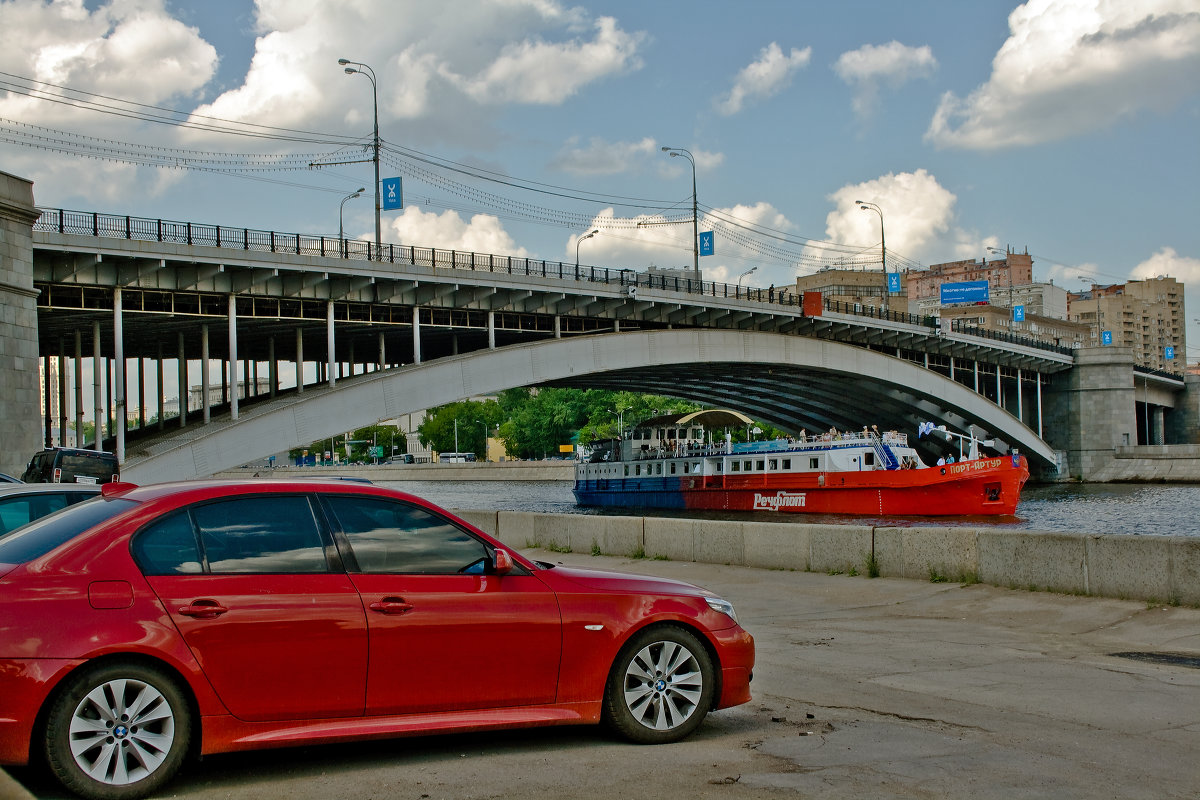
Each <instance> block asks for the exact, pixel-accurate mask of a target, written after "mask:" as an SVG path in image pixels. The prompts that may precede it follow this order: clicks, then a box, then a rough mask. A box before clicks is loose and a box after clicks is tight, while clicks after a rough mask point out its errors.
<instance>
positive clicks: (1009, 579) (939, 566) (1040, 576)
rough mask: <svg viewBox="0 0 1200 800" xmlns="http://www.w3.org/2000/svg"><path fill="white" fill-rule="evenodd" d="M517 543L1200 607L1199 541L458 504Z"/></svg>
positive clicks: (483, 525) (473, 521)
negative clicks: (552, 511)
mask: <svg viewBox="0 0 1200 800" xmlns="http://www.w3.org/2000/svg"><path fill="white" fill-rule="evenodd" d="M455 513H456V514H458V515H459V516H460V517H462V518H463V519H465V520H467V521H468V522H470V523H471V524H472V525H475V526H476V527H478V528H479V529H481V530H483V531H485V532H487V533H489V534H491V535H493V536H495V537H496V538H498V539H499V540H500V541H502V542H504V543H505V544H507V545H509V546H510V547H513V548H523V547H532V546H537V547H542V548H546V549H549V550H560V551H570V552H574V553H591V552H599V553H601V554H603V555H615V556H621V555H624V556H635V557H645V558H667V559H670V560H673V561H700V562H705V563H712V564H730V565H736V566H746V567H759V568H762V569H782V570H808V571H813V572H841V573H847V574H859V575H868V574H870V573H871V572H872V570H873V569H874V570H876V571H877V573H878V575H880V576H882V577H899V578H915V579H919V580H946V581H953V582H964V583H969V582H976V581H979V582H983V583H988V584H992V585H995V586H1005V587H1010V588H1014V589H1030V590H1037V591H1052V592H1063V593H1067V594H1080V595H1093V596H1097V597H1115V598H1122V599H1136V600H1145V601H1148V602H1155V603H1182V604H1186V605H1194V606H1200V537H1197V536H1120V535H1100V534H1089V533H1043V532H1036V531H1008V530H1000V529H995V528H947V527H928V528H921V527H913V528H886V527H873V526H869V525H809V524H804V523H770V522H737V521H720V520H700V519H694V520H693V519H665V518H661V517H616V516H594V515H582V514H543V513H534V512H525V511H456V512H455Z"/></svg>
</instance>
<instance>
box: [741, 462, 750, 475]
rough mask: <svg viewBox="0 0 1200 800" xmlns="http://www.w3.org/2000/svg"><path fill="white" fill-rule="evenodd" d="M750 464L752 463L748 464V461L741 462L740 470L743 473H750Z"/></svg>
mask: <svg viewBox="0 0 1200 800" xmlns="http://www.w3.org/2000/svg"><path fill="white" fill-rule="evenodd" d="M751 463H752V462H750V461H743V462H742V470H743V471H744V472H749V471H750V469H751V467H750V465H751Z"/></svg>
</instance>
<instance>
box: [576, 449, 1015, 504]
mask: <svg viewBox="0 0 1200 800" xmlns="http://www.w3.org/2000/svg"><path fill="white" fill-rule="evenodd" d="M1014 462H1015V463H1014ZM1028 479H1029V465H1028V462H1026V460H1025V458H1024V457H1023V456H1021V457H1018V458H1016V459H1014V458H1012V457H1009V456H1003V457H995V458H981V459H976V460H974V461H961V462H958V463H953V464H946V465H945V466H936V467H928V468H925V469H897V470H866V471H862V472H824V473H820V472H813V473H792V474H778V473H774V474H753V475H738V474H736V473H733V474H727V475H715V476H695V477H687V476H685V477H682V478H678V479H676V478H672V479H671V480H670V483H674V484H675V486H674V487H673V486H670V485H667V484H664V483H658V485H657V486H656V485H654V484H655V483H657V482H655V481H615V480H614V481H608V482H606V485H604V486H581V485H579V484H577V485H576V497H577V499H578V500H579V502H580V503H583V504H586V505H599V506H615V507H626V508H628V507H637V506H641V507H646V508H688V509H702V510H708V511H777V512H783V513H799V514H806V513H807V514H857V515H864V516H1002V515H1012V514H1014V513H1016V510H1017V503H1018V501H1019V500H1020V496H1021V487H1022V486H1024V485H1025V481H1026V480H1028Z"/></svg>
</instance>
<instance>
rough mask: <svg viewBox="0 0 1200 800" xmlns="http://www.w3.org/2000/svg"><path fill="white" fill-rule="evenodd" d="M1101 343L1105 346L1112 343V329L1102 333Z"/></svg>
mask: <svg viewBox="0 0 1200 800" xmlns="http://www.w3.org/2000/svg"><path fill="white" fill-rule="evenodd" d="M1100 344H1102V345H1105V346H1107V345H1110V344H1112V331H1103V332H1102V333H1101V334H1100Z"/></svg>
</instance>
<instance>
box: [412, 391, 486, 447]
mask: <svg viewBox="0 0 1200 800" xmlns="http://www.w3.org/2000/svg"><path fill="white" fill-rule="evenodd" d="M503 418H504V415H503V412H502V410H501V408H500V405H499V404H498V403H496V402H494V401H490V400H489V401H486V402H479V401H477V400H463V401H460V402H457V403H449V404H447V405H444V406H438V407H437V408H431V409H429V411H428V412H427V413H426V415H425V421H424V422H422V423H421V424H420V425H419V426H418V427H417V433H418V434H419V435H420V437H421V444H423V445H425V446H426V447H428V448H430V449H432V450H434V451H436V452H439V453H452V452H455V425H456V423H457V429H458V437H457V447H458V450H457V452H460V453H476V454H478V455H481V456H482V455H485V454H486V453H487V442H486V437H487V436H488V435H494V433H495V430H496V425H497V424H499V423H500V422H501V421H502V420H503Z"/></svg>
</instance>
